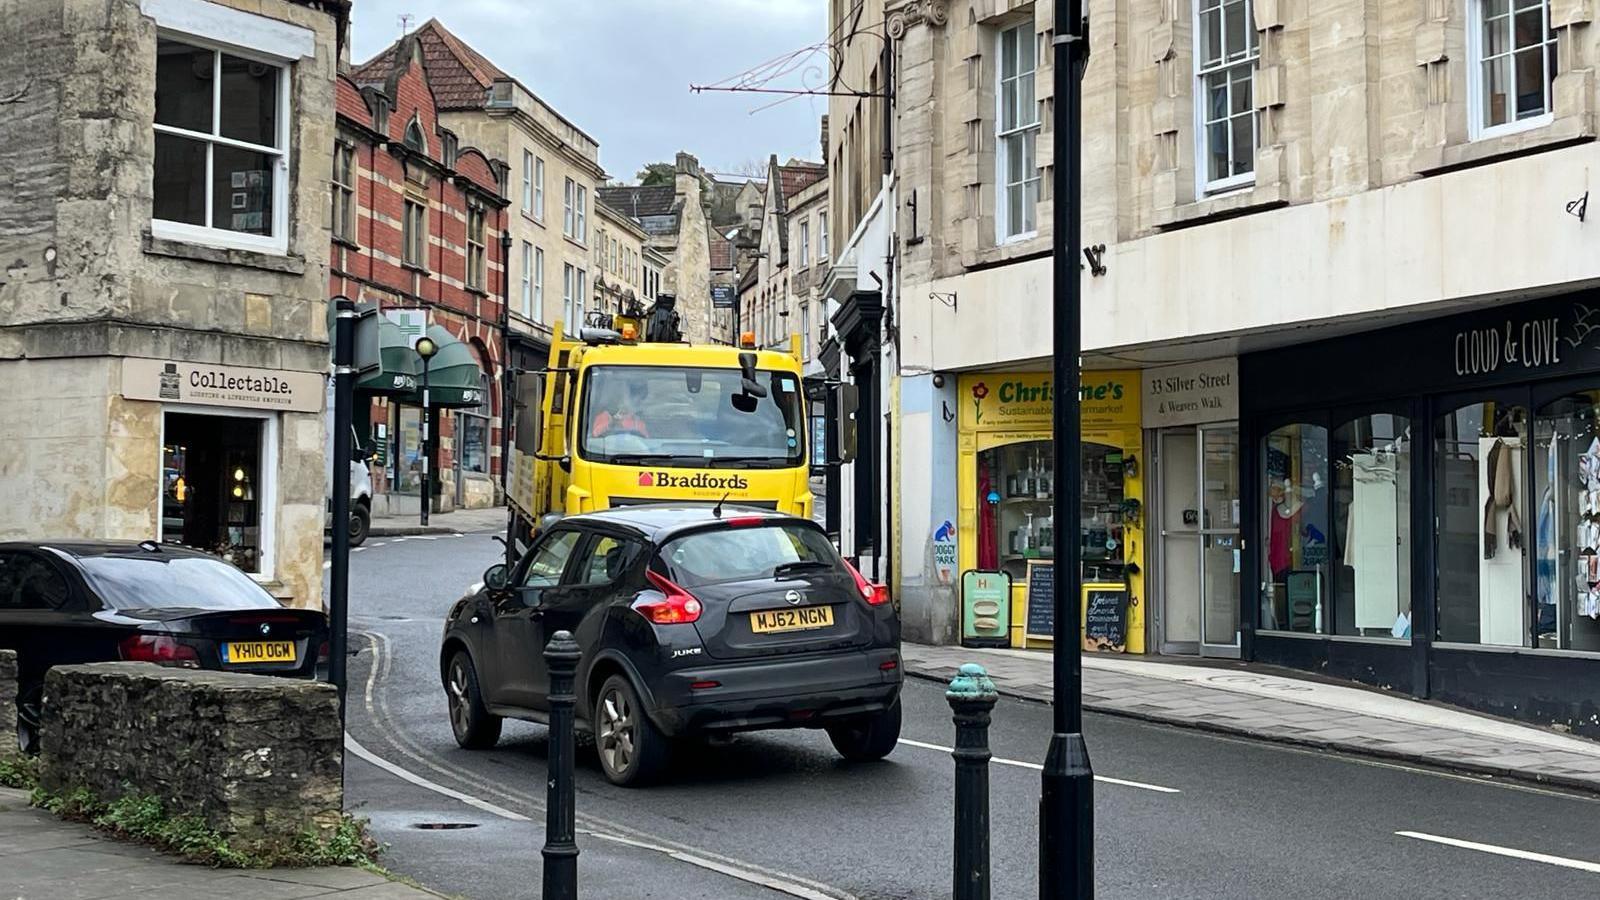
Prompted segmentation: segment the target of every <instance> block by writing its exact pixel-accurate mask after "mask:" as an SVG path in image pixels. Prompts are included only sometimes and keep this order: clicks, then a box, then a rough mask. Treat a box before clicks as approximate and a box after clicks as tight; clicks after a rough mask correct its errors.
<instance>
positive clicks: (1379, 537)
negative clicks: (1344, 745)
mask: <svg viewBox="0 0 1600 900" xmlns="http://www.w3.org/2000/svg"><path fill="white" fill-rule="evenodd" d="M1239 365H1240V378H1241V394H1240V397H1241V405H1242V417H1243V441H1242V449H1243V450H1244V454H1243V463H1244V465H1243V472H1244V473H1245V476H1246V481H1245V496H1244V504H1245V509H1246V516H1245V522H1244V533H1245V534H1246V535H1252V536H1254V538H1255V541H1254V544H1253V546H1252V548H1251V550H1250V552H1248V553H1246V554H1245V562H1244V571H1243V582H1244V585H1246V590H1245V592H1244V594H1243V597H1244V601H1245V615H1244V622H1245V629H1246V640H1245V643H1246V652H1247V654H1248V655H1250V656H1251V657H1253V658H1254V659H1257V660H1260V661H1264V662H1272V663H1279V664H1283V665H1289V666H1294V667H1298V668H1306V669H1312V670H1316V671H1321V672H1325V673H1328V674H1332V675H1337V676H1341V677H1348V678H1353V679H1357V680H1360V681H1366V682H1369V683H1374V684H1380V685H1385V686H1390V687H1393V688H1394V689H1397V690H1406V691H1410V692H1411V693H1412V694H1414V695H1415V696H1418V697H1432V698H1436V699H1440V700H1443V701H1445V702H1449V703H1454V704H1458V705H1463V706H1469V707H1473V708H1477V709H1482V710H1485V711H1489V712H1494V713H1497V714H1502V715H1508V716H1514V717H1518V718H1524V719H1530V720H1535V721H1539V722H1542V723H1559V724H1562V725H1564V726H1566V727H1569V728H1572V729H1574V730H1578V731H1588V732H1590V733H1597V732H1600V726H1597V725H1596V722H1597V721H1600V718H1597V715H1600V692H1597V691H1596V690H1595V688H1594V685H1595V683H1596V678H1597V677H1600V293H1595V292H1588V293H1584V294H1578V295H1567V296H1563V297H1559V298H1553V299H1546V300H1539V301H1532V302H1527V303H1522V304H1517V305H1503V306H1498V307H1496V308H1494V309H1492V310H1484V311H1481V312H1475V313H1470V314H1463V315H1458V316H1451V317H1446V318H1439V319H1431V320H1426V321H1420V322H1413V323H1407V324H1401V325H1395V326H1391V327H1389V328H1387V329H1384V330H1382V331H1378V332H1372V333H1368V334H1363V335H1356V336H1351V337H1347V338H1339V339H1334V340H1329V341H1325V342H1322V343H1317V344H1310V345H1301V346H1298V347H1292V348H1285V349H1280V350H1274V351H1270V352H1265V353H1259V354H1254V355H1250V356H1244V357H1241V358H1240V364H1239Z"/></svg>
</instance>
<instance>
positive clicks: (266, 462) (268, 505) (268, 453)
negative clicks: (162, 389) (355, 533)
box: [155, 403, 281, 583]
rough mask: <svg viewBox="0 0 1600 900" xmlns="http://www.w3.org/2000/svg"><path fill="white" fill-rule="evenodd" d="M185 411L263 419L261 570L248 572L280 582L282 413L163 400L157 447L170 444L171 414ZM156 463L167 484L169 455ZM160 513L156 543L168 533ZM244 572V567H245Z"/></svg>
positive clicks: (258, 483)
mask: <svg viewBox="0 0 1600 900" xmlns="http://www.w3.org/2000/svg"><path fill="white" fill-rule="evenodd" d="M168 413H184V414H188V415H198V416H220V417H222V418H228V419H257V420H260V422H261V452H260V455H259V457H258V458H259V459H260V461H261V464H260V471H259V472H258V473H257V474H258V475H259V477H258V478H257V479H256V485H255V487H256V504H257V509H259V510H261V518H260V521H259V522H258V523H257V524H258V527H259V529H260V531H259V532H258V533H259V534H260V538H261V541H260V546H259V547H258V548H257V549H258V550H259V553H258V554H257V556H256V559H257V564H258V565H259V567H260V571H257V572H245V573H244V574H246V575H248V576H249V577H250V578H251V579H253V580H255V581H257V582H260V583H271V582H274V581H277V571H278V570H277V543H278V541H277V538H278V432H279V422H280V421H281V419H280V417H279V415H278V414H277V413H275V412H271V411H268V410H253V409H232V408H223V407H216V406H201V405H196V404H190V403H163V404H161V434H160V436H159V437H158V439H157V443H156V447H158V448H161V447H165V446H166V445H167V414H168ZM156 456H157V462H156V473H155V474H156V480H155V483H156V484H157V485H164V484H166V483H167V482H166V478H165V474H164V469H165V467H166V454H165V453H164V452H163V453H158V454H156ZM160 499H161V498H160V495H159V494H158V495H157V497H156V508H157V509H158V510H159V509H160V508H161V507H160ZM163 518H165V517H164V516H159V515H158V516H156V543H158V544H159V543H161V542H162V541H163V540H164V539H165V538H166V535H165V534H164V531H165V529H164V527H163V523H162V521H161V520H162V519H163ZM240 571H241V572H243V571H244V570H243V569H241V570H240Z"/></svg>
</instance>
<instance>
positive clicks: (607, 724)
mask: <svg viewBox="0 0 1600 900" xmlns="http://www.w3.org/2000/svg"><path fill="white" fill-rule="evenodd" d="M589 721H590V722H592V723H593V728H594V748H595V754H596V755H597V756H598V757H599V758H600V771H601V772H602V773H603V774H604V775H605V776H606V780H607V781H609V782H611V783H612V784H615V785H619V786H621V787H638V786H640V785H645V784H649V783H650V782H652V781H654V780H655V779H657V778H659V777H660V776H661V773H662V771H663V770H665V769H666V765H667V759H668V756H669V751H670V745H669V743H668V741H667V737H666V735H664V734H662V733H661V730H660V729H658V728H656V726H655V723H654V722H651V721H650V716H649V715H648V714H646V712H645V709H644V704H643V703H642V702H640V700H639V692H638V691H637V690H635V689H634V687H633V682H632V681H629V680H628V679H627V678H626V677H625V676H622V675H613V676H611V677H610V678H607V679H606V681H605V683H604V684H602V685H601V686H600V693H599V694H598V695H596V697H595V702H594V715H592V716H590V717H589Z"/></svg>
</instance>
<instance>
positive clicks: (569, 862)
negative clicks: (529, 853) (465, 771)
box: [541, 631, 582, 900]
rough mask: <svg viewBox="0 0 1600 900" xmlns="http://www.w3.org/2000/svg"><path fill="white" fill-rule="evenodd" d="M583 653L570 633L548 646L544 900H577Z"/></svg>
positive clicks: (561, 633) (553, 639) (563, 633)
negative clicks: (576, 770)
mask: <svg viewBox="0 0 1600 900" xmlns="http://www.w3.org/2000/svg"><path fill="white" fill-rule="evenodd" d="M580 658H582V654H581V653H579V651H578V643H577V641H574V640H573V639H572V633H571V632H569V631H558V632H556V633H555V634H554V635H552V636H551V638H550V643H548V644H546V645H545V647H544V663H545V668H546V669H548V670H549V672H550V755H549V759H548V763H547V765H546V779H545V826H544V849H543V850H542V851H541V852H542V853H543V854H544V891H543V894H542V896H543V897H544V900H577V896H578V842H577V837H576V835H575V833H574V832H575V830H576V829H575V828H574V825H575V822H574V820H575V819H576V813H577V810H576V809H575V808H574V800H573V774H572V758H573V756H574V755H575V754H576V750H575V749H574V748H575V746H576V741H575V738H574V735H573V707H574V706H575V705H576V703H577V700H578V698H577V695H576V693H575V692H574V688H575V687H576V685H575V684H574V683H573V675H574V673H576V672H577V671H578V660H579V659H580Z"/></svg>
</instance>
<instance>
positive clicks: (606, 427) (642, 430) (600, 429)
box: [589, 382, 650, 438]
mask: <svg viewBox="0 0 1600 900" xmlns="http://www.w3.org/2000/svg"><path fill="white" fill-rule="evenodd" d="M644 393H645V386H644V385H643V384H639V383H637V382H635V383H633V384H630V385H628V388H627V390H625V391H624V390H612V391H611V392H610V397H609V398H608V399H607V401H606V402H605V403H604V404H603V405H602V407H601V410H600V413H599V414H598V415H596V416H595V417H594V422H593V423H592V424H591V425H590V426H589V436H590V437H595V438H602V437H608V436H611V435H616V434H635V435H638V436H640V437H649V436H650V429H648V428H646V427H645V424H644V420H643V419H641V418H639V415H638V413H637V412H636V410H638V409H640V408H642V407H643V406H644Z"/></svg>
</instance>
